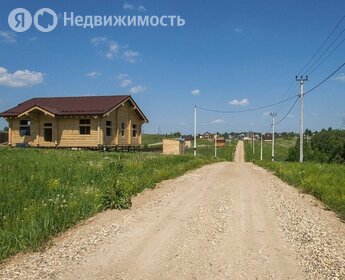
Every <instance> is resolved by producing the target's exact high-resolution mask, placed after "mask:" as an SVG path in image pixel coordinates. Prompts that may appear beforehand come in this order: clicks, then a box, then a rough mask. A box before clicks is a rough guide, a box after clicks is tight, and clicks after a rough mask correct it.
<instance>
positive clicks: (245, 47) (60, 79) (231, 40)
mask: <svg viewBox="0 0 345 280" xmlns="http://www.w3.org/2000/svg"><path fill="white" fill-rule="evenodd" d="M18 7H21V8H25V9H27V10H29V11H30V12H31V13H35V12H36V11H37V10H38V9H40V8H45V7H48V8H51V9H53V10H54V11H55V12H56V13H60V14H63V13H64V12H74V14H75V15H83V16H85V15H158V16H161V15H179V16H181V17H182V18H184V19H185V20H186V24H185V26H183V27H98V28H94V29H90V28H87V29H83V28H80V27H73V28H72V27H64V26H63V19H61V18H60V19H59V22H58V26H57V28H56V29H55V30H53V31H52V32H49V33H42V32H40V31H38V30H36V29H35V28H34V27H32V28H31V29H30V30H28V31H26V32H23V33H16V32H14V31H12V30H11V29H10V27H9V26H8V23H7V17H8V15H9V13H10V11H11V10H12V9H14V8H18ZM344 11H345V2H344V1H342V0H333V1H321V0H318V1H315V0H314V1H311V0H307V1H276V0H271V1H264V0H263V1H254V0H252V1H248V0H238V1H229V0H219V1H196V0H190V1H182V0H175V1H171V0H170V1H169V0H159V1H158V0H156V1H152V0H151V1H148V0H128V1H118V0H113V1H107V0H104V1H90V0H86V1H82V2H80V1H35V0H32V1H14V0H3V1H2V5H1V8H0V111H4V110H6V109H8V108H10V107H13V106H16V105H17V104H18V103H19V102H22V101H24V100H26V99H29V98H32V97H39V96H73V95H74V96H76V95H104V94H122V93H128V92H131V93H132V95H133V97H134V99H135V100H136V101H137V103H138V104H139V106H140V107H141V108H142V110H143V111H144V112H145V114H146V115H147V116H148V118H149V120H150V123H149V124H148V125H145V128H144V130H145V132H147V133H149V132H150V133H156V132H157V131H158V129H159V128H160V131H161V132H164V133H165V132H171V131H181V132H183V133H191V132H192V131H193V107H194V104H197V105H199V106H201V107H207V108H211V109H219V110H241V109H250V108H254V107H257V106H261V105H265V104H269V103H273V102H276V101H279V100H280V99H282V98H283V97H284V96H285V93H286V91H287V89H288V87H289V85H290V84H291V82H293V80H294V77H295V75H296V74H297V73H298V71H299V70H300V69H301V67H302V66H303V65H304V64H305V63H306V62H307V61H308V60H309V58H310V57H311V55H312V54H313V53H314V52H315V51H316V49H317V48H318V47H319V46H320V44H321V43H322V41H323V40H324V39H325V38H326V37H327V36H328V35H329V33H330V32H331V30H332V29H333V28H334V26H335V25H336V23H337V22H338V21H339V20H340V19H341V18H342V16H343V15H344ZM344 28H345V22H342V24H341V26H340V27H339V32H340V31H341V30H343V29H344ZM342 36H343V37H345V34H343V35H342ZM341 38H342V37H341ZM344 50H345V44H343V45H341V46H340V47H339V48H338V49H337V50H336V51H335V52H334V54H333V55H332V56H330V57H329V59H327V61H325V63H324V64H322V65H321V66H320V67H319V68H318V69H317V70H316V71H315V72H314V73H312V75H310V77H309V79H310V80H309V81H308V82H306V85H305V89H306V90H308V89H309V88H311V87H312V86H314V85H315V84H317V83H318V82H319V81H321V80H322V79H323V78H324V77H326V76H327V75H328V74H329V73H331V72H332V71H333V70H334V69H336V68H337V67H338V66H339V65H341V64H342V63H343V62H345V54H344V53H345V52H344ZM342 73H345V68H344V69H342V71H339V73H337V74H336V75H335V76H334V77H333V78H332V79H330V80H329V81H328V82H327V83H325V84H324V85H322V86H321V87H319V88H318V89H317V90H315V91H314V92H313V93H311V94H310V95H308V96H306V98H305V127H306V128H310V129H312V130H319V129H321V128H327V127H329V126H332V127H334V128H340V127H341V126H342V123H343V119H344V118H345V106H344V104H345V76H343V75H344V74H342ZM293 85H294V88H295V87H296V88H295V89H296V90H295V91H296V92H295V93H297V83H296V82H293ZM236 100H237V101H236ZM279 107H280V106H277V107H273V108H269V109H264V110H260V111H255V112H250V113H241V114H220V113H210V112H201V111H200V112H198V131H199V132H204V131H211V132H216V131H248V130H255V131H267V130H268V129H269V123H270V119H269V116H268V112H269V111H270V110H273V111H274V110H275V111H277V112H278V117H277V119H278V120H279V119H280V118H281V117H282V116H283V115H284V114H285V113H286V112H287V110H288V109H289V108H290V103H289V104H287V106H286V107H285V108H283V110H280V109H281V108H279ZM298 116H299V106H296V108H295V109H294V110H292V111H291V113H290V115H289V116H288V117H287V118H286V119H285V120H284V122H282V123H281V124H280V125H279V126H278V127H277V130H278V131H298V129H299V117H298ZM5 125H6V123H5V121H4V120H3V119H2V120H0V128H2V127H3V126H5Z"/></svg>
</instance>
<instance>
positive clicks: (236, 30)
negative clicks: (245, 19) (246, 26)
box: [235, 27, 243, 34]
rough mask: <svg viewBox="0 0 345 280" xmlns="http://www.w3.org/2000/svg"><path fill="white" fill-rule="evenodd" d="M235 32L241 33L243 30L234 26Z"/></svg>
mask: <svg viewBox="0 0 345 280" xmlns="http://www.w3.org/2000/svg"><path fill="white" fill-rule="evenodd" d="M235 32H236V33H237V34H241V33H242V32H243V29H242V28H240V27H236V28H235Z"/></svg>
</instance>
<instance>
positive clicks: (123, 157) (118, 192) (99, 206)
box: [0, 148, 217, 261]
mask: <svg viewBox="0 0 345 280" xmlns="http://www.w3.org/2000/svg"><path fill="white" fill-rule="evenodd" d="M215 161H217V160H215V159H212V158H211V157H209V158H206V157H196V158H194V157H192V156H162V155H158V154H149V153H140V154H139V153H138V154H119V153H104V152H91V151H64V150H44V149H9V148H1V149H0V261H1V260H4V259H5V258H7V257H8V256H10V255H13V254H15V253H17V252H20V251H27V250H32V249H37V248H39V247H41V246H42V245H43V244H45V243H46V242H47V241H48V240H49V239H50V237H51V236H54V235H56V234H58V233H60V232H63V231H65V230H66V229H68V228H70V227H71V226H73V225H75V224H76V223H78V222H79V221H81V220H84V219H86V218H88V217H90V216H92V215H94V214H95V213H97V212H100V211H103V210H105V209H108V208H125V207H129V206H130V205H131V202H130V197H131V196H133V195H135V194H137V193H139V192H141V191H142V190H143V189H145V188H152V187H154V186H155V184H156V183H157V182H160V181H162V180H164V179H169V178H174V177H177V176H179V175H181V174H183V173H184V172H186V171H187V170H191V169H195V168H197V167H200V166H202V165H204V164H207V163H210V162H215Z"/></svg>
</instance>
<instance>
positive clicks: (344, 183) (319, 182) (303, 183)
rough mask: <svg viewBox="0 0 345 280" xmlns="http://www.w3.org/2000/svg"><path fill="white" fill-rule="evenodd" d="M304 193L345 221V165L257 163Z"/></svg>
mask: <svg viewBox="0 0 345 280" xmlns="http://www.w3.org/2000/svg"><path fill="white" fill-rule="evenodd" d="M255 163H256V164H258V165H259V166H262V167H264V168H266V169H269V170H271V171H273V172H274V174H275V175H277V176H278V177H279V178H281V179H282V180H284V181H286V182H287V183H289V184H291V185H294V186H296V187H297V188H299V189H300V190H301V191H302V192H305V193H309V194H312V195H313V196H315V197H316V198H317V199H319V200H321V201H322V202H324V203H325V205H326V206H327V207H328V208H329V209H330V210H333V211H334V212H336V213H337V214H338V215H339V217H340V218H341V219H343V220H344V221H345V165H342V164H321V163H307V162H305V163H302V164H301V163H295V162H269V161H256V162H255Z"/></svg>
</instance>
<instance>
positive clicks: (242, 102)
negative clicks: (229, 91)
mask: <svg viewBox="0 0 345 280" xmlns="http://www.w3.org/2000/svg"><path fill="white" fill-rule="evenodd" d="M229 104H230V105H235V106H247V105H249V100H248V98H244V99H242V100H237V99H234V100H231V101H229Z"/></svg>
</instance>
